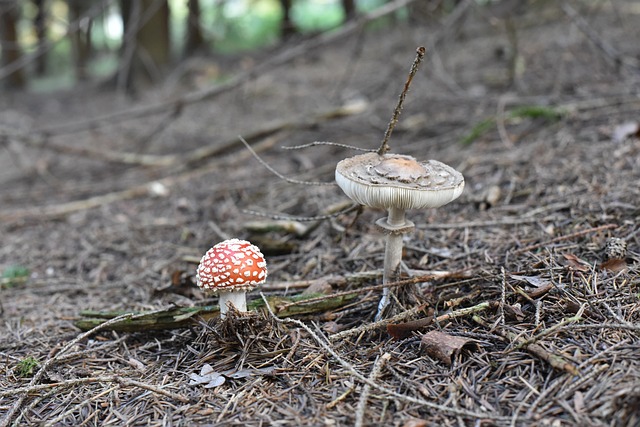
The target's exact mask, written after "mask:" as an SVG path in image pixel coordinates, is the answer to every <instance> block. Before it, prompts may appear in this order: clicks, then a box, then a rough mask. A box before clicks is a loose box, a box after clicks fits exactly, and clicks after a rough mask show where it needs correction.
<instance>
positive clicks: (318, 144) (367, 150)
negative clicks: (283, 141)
mask: <svg viewBox="0 0 640 427" xmlns="http://www.w3.org/2000/svg"><path fill="white" fill-rule="evenodd" d="M321 145H328V146H332V147H340V148H346V149H348V150H354V151H365V152H367V153H372V152H374V151H376V150H371V149H369V148H361V147H356V146H354V145H347V144H340V143H338V142H330V141H314V142H310V143H308V144H301V145H293V146H282V147H280V148H282V149H283V150H301V149H303V148H311V147H318V146H321Z"/></svg>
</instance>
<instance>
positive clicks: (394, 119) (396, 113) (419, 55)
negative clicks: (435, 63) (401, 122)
mask: <svg viewBox="0 0 640 427" xmlns="http://www.w3.org/2000/svg"><path fill="white" fill-rule="evenodd" d="M425 52H426V49H425V48H424V47H422V46H420V47H419V48H418V49H417V50H416V58H415V59H414V60H413V64H411V70H409V77H408V78H407V81H406V82H405V83H404V88H403V89H402V93H400V98H399V99H398V103H397V104H396V108H395V109H394V110H393V115H392V116H391V120H390V121H389V125H388V126H387V130H386V131H385V133H384V138H383V139H382V144H381V145H380V148H378V154H379V155H381V156H382V155H384V154H385V153H387V151H389V138H391V133H392V132H393V129H394V128H395V127H396V124H398V118H399V117H400V113H401V112H402V105H403V104H404V99H405V98H406V96H407V92H409V86H411V81H412V80H413V77H414V76H415V75H416V73H417V72H418V66H419V65H420V63H421V62H422V60H423V59H424V54H425Z"/></svg>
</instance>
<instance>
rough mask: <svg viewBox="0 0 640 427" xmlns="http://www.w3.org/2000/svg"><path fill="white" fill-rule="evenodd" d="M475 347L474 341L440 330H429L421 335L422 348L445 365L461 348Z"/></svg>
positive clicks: (451, 361) (448, 364)
mask: <svg viewBox="0 0 640 427" xmlns="http://www.w3.org/2000/svg"><path fill="white" fill-rule="evenodd" d="M469 347H476V348H477V344H475V341H473V340H471V339H468V338H463V337H457V336H453V335H449V334H446V333H444V332H440V331H429V332H427V333H426V334H424V335H423V336H422V349H423V350H424V351H425V352H426V353H427V354H428V355H429V356H430V357H432V358H434V359H438V360H440V361H441V362H443V363H445V364H446V365H447V366H451V365H452V364H453V359H454V358H455V356H456V355H457V354H458V353H460V351H461V350H462V349H463V348H467V349H469Z"/></svg>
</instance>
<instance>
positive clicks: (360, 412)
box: [354, 353, 391, 427]
mask: <svg viewBox="0 0 640 427" xmlns="http://www.w3.org/2000/svg"><path fill="white" fill-rule="evenodd" d="M389 359H391V354H389V353H385V354H383V355H382V356H380V357H378V358H377V359H376V361H375V362H374V364H373V369H372V370H371V373H370V374H369V380H370V381H371V382H376V381H377V380H378V377H379V376H380V372H381V371H382V368H383V367H384V365H385V364H386V363H387V362H388V361H389ZM370 392H371V386H370V385H369V384H365V385H364V386H363V387H362V392H361V393H360V399H359V400H358V407H357V408H356V422H355V424H354V425H355V427H362V426H363V425H364V413H365V411H366V409H367V400H368V399H369V393H370Z"/></svg>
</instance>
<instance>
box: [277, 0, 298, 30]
mask: <svg viewBox="0 0 640 427" xmlns="http://www.w3.org/2000/svg"><path fill="white" fill-rule="evenodd" d="M292 3H293V0H280V6H281V7H282V21H281V22H280V38H281V39H282V40H286V39H288V38H289V37H291V36H293V35H295V34H297V33H298V29H297V28H296V26H295V24H294V23H293V21H292V20H291V6H292Z"/></svg>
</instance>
